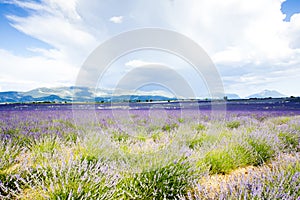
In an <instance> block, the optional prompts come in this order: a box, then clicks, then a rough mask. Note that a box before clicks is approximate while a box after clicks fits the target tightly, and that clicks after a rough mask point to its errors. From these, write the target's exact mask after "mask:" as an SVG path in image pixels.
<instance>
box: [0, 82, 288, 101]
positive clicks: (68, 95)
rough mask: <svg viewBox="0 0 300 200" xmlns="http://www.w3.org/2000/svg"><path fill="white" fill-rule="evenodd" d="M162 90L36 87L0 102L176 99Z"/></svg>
mask: <svg viewBox="0 0 300 200" xmlns="http://www.w3.org/2000/svg"><path fill="white" fill-rule="evenodd" d="M226 96H227V98H228V99H240V97H239V96H238V95H237V94H226ZM284 96H285V95H283V94H281V93H279V92H277V91H275V90H264V91H262V92H260V93H257V94H253V95H250V96H248V97H247V98H268V97H272V98H277V97H284ZM176 99H177V98H176V97H173V96H172V95H170V94H169V93H166V92H163V91H154V92H153V91H150V92H140V91H139V92H129V91H113V90H103V89H101V90H99V91H97V90H95V89H91V88H87V87H75V86H72V87H58V88H37V89H34V90H30V91H28V92H16V91H8V92H0V102H1V103H5V102H9V103H13V102H45V101H48V102H71V101H74V102H95V101H96V102H121V101H128V100H132V101H167V100H176Z"/></svg>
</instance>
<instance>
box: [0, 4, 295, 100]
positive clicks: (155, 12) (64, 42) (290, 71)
mask: <svg viewBox="0 0 300 200" xmlns="http://www.w3.org/2000/svg"><path fill="white" fill-rule="evenodd" d="M148 27H155V28H162V29H167V30H172V31H176V32H178V33H180V34H183V35H185V36H187V37H188V38H190V39H191V40H193V41H195V42H196V43H197V44H199V45H200V46H201V47H202V48H203V49H204V50H205V52H206V53H207V55H208V56H209V57H210V58H211V60H212V61H213V63H214V65H215V67H216V69H217V71H218V73H219V76H220V78H221V80H222V82H223V86H224V90H225V92H226V93H235V94H238V95H239V96H240V97H246V96H248V95H251V94H253V93H257V92H260V91H262V90H265V89H269V90H277V91H279V92H280V93H282V94H285V95H288V96H292V95H293V96H300V88H299V81H300V0H286V1H284V0H228V1H220V0H210V1H208V0H189V1H186V0H145V1H139V0H128V1H117V0H111V1H105V0H89V1H86V0H67V1H66V0H0V70H1V73H0V91H12V90H14V91H28V90H31V89H34V88H38V87H60V86H71V85H75V84H76V79H77V77H78V73H79V72H80V69H81V67H82V65H83V63H84V62H85V61H86V59H87V58H88V56H89V55H90V54H91V53H92V52H93V50H94V49H95V48H97V47H98V46H99V45H101V44H102V43H103V42H105V41H107V40H108V39H110V38H113V37H114V36H116V35H118V34H121V33H124V32H126V31H130V30H134V29H139V28H148ZM148 37H150V36H148ZM149 65H153V67H152V68H151V70H150V71H151V73H150V71H149V67H147V66H149ZM158 66H162V67H161V68H160V67H158ZM165 66H168V68H169V69H170V70H171V71H173V72H174V74H179V75H180V77H181V78H180V79H182V80H185V81H186V82H187V83H188V84H189V85H190V86H191V88H192V89H193V90H194V93H195V94H196V96H203V95H204V96H205V95H206V92H207V91H208V90H209V88H207V84H206V83H205V78H203V77H200V76H198V75H197V74H196V73H195V71H194V68H193V67H192V66H191V65H190V64H189V63H188V62H186V61H185V60H183V59H181V58H180V57H178V56H176V55H172V54H170V53H166V52H160V51H154V50H141V51H135V52H131V53H129V54H128V55H124V56H121V57H120V58H119V59H118V60H115V61H114V62H112V64H111V65H110V66H109V67H108V68H107V71H106V73H105V74H104V75H103V76H102V77H101V78H99V83H98V85H99V87H101V88H114V87H116V86H117V85H120V81H121V80H122V81H124V80H126V84H124V86H125V85H126V87H129V86H130V83H131V82H130V81H131V80H133V79H137V78H141V77H145V73H146V74H148V77H147V78H146V79H145V80H148V81H149V80H152V82H155V81H157V80H161V79H164V78H166V79H168V80H169V79H171V78H170V77H169V76H166V75H165V74H164V73H169V71H168V70H166V68H165ZM137 68H140V70H136V69H137ZM143 69H144V70H143ZM130 72H131V73H130ZM173 72H172V73H173ZM175 72H176V73H175ZM172 73H170V74H172ZM129 74H130V75H129ZM174 79H175V80H176V77H174ZM178 80H179V79H178ZM134 83H136V81H132V84H134ZM169 84H172V85H176V81H174V80H170V82H169ZM177 85H178V87H180V85H181V84H177ZM138 87H139V88H144V89H145V88H147V90H151V89H153V88H154V87H147V86H146V85H139V86H133V85H132V86H130V87H129V88H135V89H136V88H138ZM160 87H161V86H160ZM167 89H168V88H167ZM153 90H154V89H153Z"/></svg>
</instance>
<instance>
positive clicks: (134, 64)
mask: <svg viewBox="0 0 300 200" xmlns="http://www.w3.org/2000/svg"><path fill="white" fill-rule="evenodd" d="M147 65H163V64H162V63H158V62H157V63H155V62H146V61H143V60H130V61H128V62H126V63H125V66H127V67H143V66H147Z"/></svg>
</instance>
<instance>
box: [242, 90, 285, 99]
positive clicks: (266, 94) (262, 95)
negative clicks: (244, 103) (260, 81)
mask: <svg viewBox="0 0 300 200" xmlns="http://www.w3.org/2000/svg"><path fill="white" fill-rule="evenodd" d="M268 97H272V98H280V97H286V95H284V94H281V93H279V92H278V91H276V90H264V91H262V92H260V93H257V94H252V95H250V96H248V97H246V98H249V99H250V98H268Z"/></svg>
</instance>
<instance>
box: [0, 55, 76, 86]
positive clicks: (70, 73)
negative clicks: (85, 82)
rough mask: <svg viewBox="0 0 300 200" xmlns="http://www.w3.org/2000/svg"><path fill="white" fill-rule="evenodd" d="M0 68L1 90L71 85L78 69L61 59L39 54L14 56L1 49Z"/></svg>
mask: <svg viewBox="0 0 300 200" xmlns="http://www.w3.org/2000/svg"><path fill="white" fill-rule="evenodd" d="M0 70H1V75H0V84H1V86H2V89H3V90H20V89H21V90H29V89H33V88H36V87H41V86H48V87H51V86H52V87H53V86H61V85H65V84H68V85H70V84H71V85H72V83H73V82H74V80H75V78H76V75H77V73H78V69H76V68H74V67H73V66H71V65H70V64H68V63H65V62H62V61H58V60H53V59H48V58H44V57H40V56H36V57H20V56H15V55H13V54H12V53H10V52H7V51H5V50H2V49H0Z"/></svg>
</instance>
